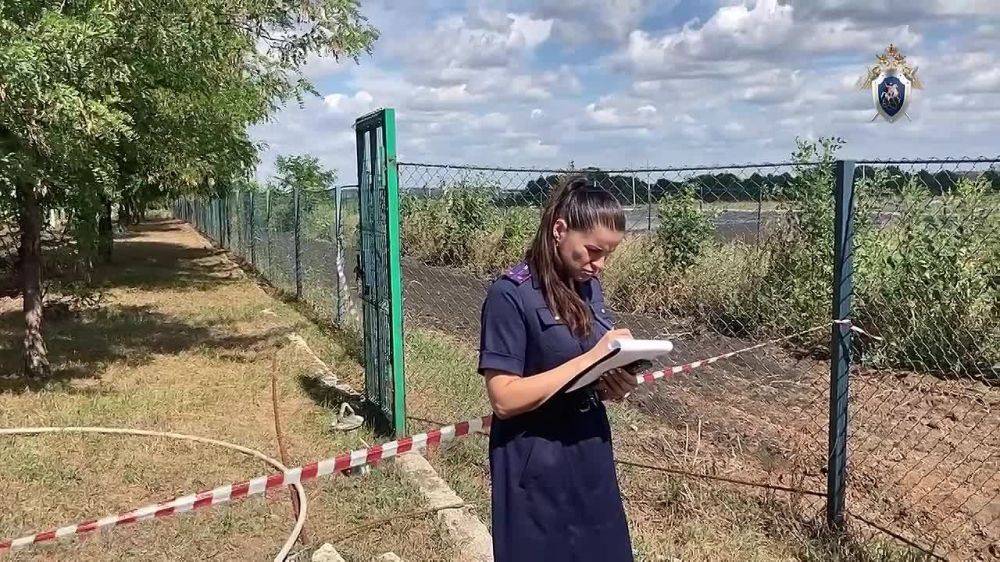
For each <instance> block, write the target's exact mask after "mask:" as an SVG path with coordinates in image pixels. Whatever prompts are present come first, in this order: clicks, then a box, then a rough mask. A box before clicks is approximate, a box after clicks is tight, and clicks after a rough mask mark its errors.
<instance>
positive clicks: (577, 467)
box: [479, 263, 632, 562]
mask: <svg viewBox="0 0 1000 562" xmlns="http://www.w3.org/2000/svg"><path fill="white" fill-rule="evenodd" d="M533 273H534V272H533V268H532V267H531V266H529V265H528V264H525V263H522V264H519V265H518V266H516V267H514V268H513V269H511V270H509V271H507V273H506V274H505V275H504V276H502V277H501V278H499V279H498V280H496V281H495V282H494V283H493V284H492V285H491V286H490V288H489V291H488V293H487V296H486V300H485V302H484V304H483V308H482V332H481V335H480V350H479V370H480V372H481V373H482V372H483V370H484V369H495V370H499V371H506V372H509V373H512V374H515V375H521V376H525V377H529V376H532V375H535V374H538V373H541V372H544V371H548V370H550V369H552V368H555V367H557V366H559V365H561V364H563V363H565V362H566V361H569V360H570V359H573V358H574V357H577V356H579V355H581V354H583V353H584V352H586V351H588V350H589V349H591V348H593V347H594V346H595V345H596V344H597V342H598V341H599V340H600V339H601V336H603V335H604V334H605V333H606V332H607V331H608V330H610V329H612V328H613V322H612V318H611V315H610V314H609V313H608V312H607V309H606V307H605V305H604V295H603V293H602V291H601V285H600V281H598V280H597V279H591V280H589V281H588V282H586V283H585V284H582V285H581V287H580V289H579V294H580V296H581V297H582V298H583V300H584V302H585V303H587V305H588V306H589V307H590V309H591V312H592V313H593V314H592V318H591V323H592V331H591V336H590V337H587V338H577V337H576V336H574V335H573V333H572V332H571V331H570V329H569V326H568V325H567V324H566V323H565V322H563V321H562V320H561V319H560V318H559V317H558V316H556V315H555V314H554V313H553V311H552V310H551V309H550V308H549V307H548V306H547V305H546V301H545V297H544V295H543V294H542V291H541V288H540V286H539V284H538V278H537V276H535V275H534V274H533ZM490 475H491V481H492V487H493V497H492V506H493V550H494V557H495V559H496V560H497V561H498V562H506V561H519V562H520V561H530V560H544V561H545V562H558V561H562V560H567V561H569V560H573V561H588V560H594V561H598V560H599V561H602V562H618V561H622V560H632V546H631V541H630V539H629V533H628V526H627V523H626V519H625V510H624V508H623V506H622V500H621V492H620V489H619V486H618V478H617V474H616V472H615V465H614V457H613V454H612V444H611V428H610V425H609V423H608V417H607V412H606V410H605V407H604V404H603V403H602V402H601V401H600V400H599V399H598V398H597V394H596V392H595V391H594V390H593V389H592V388H589V387H588V388H586V389H582V390H579V391H575V392H571V393H559V394H557V395H555V396H553V397H552V398H551V399H550V400H548V401H547V402H546V403H545V404H543V405H542V406H541V407H539V408H538V409H536V410H533V411H531V412H526V413H524V414H521V415H518V416H514V417H511V418H508V419H505V420H501V419H498V418H495V419H494V420H493V425H492V428H491V430H490Z"/></svg>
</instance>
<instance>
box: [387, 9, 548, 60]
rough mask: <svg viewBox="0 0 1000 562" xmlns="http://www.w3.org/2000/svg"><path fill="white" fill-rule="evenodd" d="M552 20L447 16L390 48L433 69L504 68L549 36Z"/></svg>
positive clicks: (520, 16)
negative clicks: (425, 31)
mask: <svg viewBox="0 0 1000 562" xmlns="http://www.w3.org/2000/svg"><path fill="white" fill-rule="evenodd" d="M551 32H552V20H540V19H534V18H532V17H531V16H529V15H526V14H506V15H502V16H497V15H496V14H495V13H492V12H484V13H480V14H477V15H476V17H466V16H450V17H447V18H445V19H443V20H441V21H440V22H438V23H437V25H436V26H435V29H434V30H433V31H431V32H428V33H420V34H417V35H416V36H415V37H412V38H407V40H405V41H399V42H398V43H395V44H393V47H392V50H393V51H395V53H396V54H398V55H399V56H400V57H401V58H403V59H404V60H408V61H410V62H411V63H413V64H430V65H433V66H434V67H436V68H465V69H485V68H508V67H510V66H512V64H513V62H515V61H516V60H518V59H520V58H523V57H525V56H527V55H528V54H530V53H531V52H532V51H533V50H534V49H536V48H537V47H538V46H539V45H541V44H542V43H544V42H545V40H546V39H548V38H549V35H550V34H551Z"/></svg>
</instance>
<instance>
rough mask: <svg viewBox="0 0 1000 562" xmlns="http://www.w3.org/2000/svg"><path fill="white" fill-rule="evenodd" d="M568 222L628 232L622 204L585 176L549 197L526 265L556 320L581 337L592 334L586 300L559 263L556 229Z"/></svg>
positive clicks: (569, 180) (577, 227) (582, 227)
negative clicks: (563, 222)
mask: <svg viewBox="0 0 1000 562" xmlns="http://www.w3.org/2000/svg"><path fill="white" fill-rule="evenodd" d="M559 219H563V220H564V221H566V224H567V226H568V227H569V229H570V230H576V231H588V230H591V229H593V228H595V227H597V226H604V227H606V228H609V229H612V230H617V231H618V232H624V231H625V213H624V211H623V210H622V207H621V204H619V203H618V200H617V199H615V198H614V197H613V196H612V195H611V194H610V193H608V192H607V191H606V190H604V189H602V188H599V187H596V186H591V185H590V180H588V179H587V177H586V176H583V175H572V176H568V177H565V178H563V179H562V181H560V182H559V183H558V184H557V185H556V188H555V189H553V190H552V192H551V193H550V194H549V197H548V200H547V201H546V203H545V207H544V208H543V209H542V216H541V220H540V222H539V226H538V232H536V233H535V238H534V240H533V241H532V243H531V246H530V247H529V248H528V251H527V253H526V256H525V258H526V261H527V262H528V263H529V264H530V265H531V266H532V268H533V269H534V271H535V274H536V275H537V276H538V281H539V285H540V286H541V288H542V292H543V294H544V295H545V301H546V303H547V304H548V306H549V308H550V309H551V310H552V311H553V313H554V314H555V315H556V316H559V317H561V318H563V319H564V320H565V322H566V324H567V325H568V326H569V328H570V331H572V332H573V334H574V335H576V336H577V337H588V336H590V334H591V325H590V313H589V312H588V310H587V307H586V305H585V304H584V302H583V299H582V298H580V295H579V294H578V293H577V291H576V289H575V287H574V286H573V281H572V280H571V279H568V278H566V276H565V274H564V273H563V271H562V269H563V268H562V267H561V264H560V263H559V254H558V252H557V251H556V241H555V236H554V234H553V232H552V231H553V227H554V226H555V223H556V221H557V220H559Z"/></svg>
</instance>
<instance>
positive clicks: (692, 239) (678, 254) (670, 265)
mask: <svg viewBox="0 0 1000 562" xmlns="http://www.w3.org/2000/svg"><path fill="white" fill-rule="evenodd" d="M657 215H658V217H659V222H660V224H659V226H657V227H656V239H657V241H658V242H659V251H660V252H661V253H662V255H663V266H664V273H683V271H684V270H686V269H687V268H688V267H690V266H691V264H693V263H694V262H695V260H697V259H698V255H699V254H700V253H701V250H702V247H703V246H704V245H705V243H706V242H707V241H708V240H709V239H710V238H711V236H712V232H713V231H714V230H715V228H714V227H713V226H712V221H711V219H710V218H709V217H708V216H707V215H706V214H704V213H702V212H701V210H700V209H699V208H698V199H697V198H696V197H695V193H694V188H693V187H692V186H690V185H687V186H684V187H682V188H681V189H680V190H678V192H677V193H676V194H675V195H670V196H666V197H664V198H662V199H660V202H659V204H658V205H657Z"/></svg>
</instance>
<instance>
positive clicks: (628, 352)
mask: <svg viewBox="0 0 1000 562" xmlns="http://www.w3.org/2000/svg"><path fill="white" fill-rule="evenodd" d="M673 349H674V344H673V343H671V342H670V341H669V340H633V339H621V340H612V341H611V343H610V344H609V345H608V352H607V354H605V355H604V357H603V358H601V359H600V360H599V361H597V362H596V363H594V364H593V365H591V366H590V367H587V369H585V370H584V371H583V372H582V373H580V374H579V375H577V376H575V377H573V379H572V380H571V381H569V382H568V383H566V385H565V386H563V390H562V392H574V391H576V390H580V389H581V388H584V387H585V386H588V385H590V384H591V383H593V382H594V381H596V380H597V379H599V378H601V375H603V374H604V373H606V372H608V371H609V370H611V369H616V368H618V367H626V366H628V365H631V364H633V363H638V362H640V361H648V362H652V361H654V360H655V359H658V358H660V357H663V356H664V355H666V354H668V353H670V352H671V351H673Z"/></svg>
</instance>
